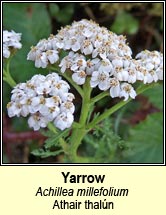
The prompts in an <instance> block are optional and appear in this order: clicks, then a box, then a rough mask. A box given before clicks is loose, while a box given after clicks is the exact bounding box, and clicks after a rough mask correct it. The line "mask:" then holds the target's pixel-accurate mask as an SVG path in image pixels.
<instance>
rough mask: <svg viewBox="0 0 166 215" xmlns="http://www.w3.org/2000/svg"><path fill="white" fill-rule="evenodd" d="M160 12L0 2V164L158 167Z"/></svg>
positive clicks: (158, 8)
mask: <svg viewBox="0 0 166 215" xmlns="http://www.w3.org/2000/svg"><path fill="white" fill-rule="evenodd" d="M164 12H165V11H164V3H163V2H158V1H157V2H141V1H140V2H118V1H117V2H84V1H83V2H60V1H57V2H56V1H53V2H51V1H50V2H49V1H48V2H35V1H34V2H33V1H30V2H28V1H27V2H21V1H19V2H14V1H13V2H7V1H6V2H3V3H2V15H1V17H2V21H1V22H2V26H1V38H2V45H1V47H3V55H1V56H3V57H2V58H3V59H2V62H3V65H2V66H3V74H2V111H1V116H2V120H1V121H2V145H1V149H2V150H1V151H2V160H1V163H2V164H3V165H45V164H48V165H60V164H65V165H72V164H73V165H74V164H80V165H81V164H84V165H86V164H93V165H97V164H98V165H99V164H100V165H162V164H164V157H165V155H164V151H165V146H164V125H163V124H164V122H163V120H164V87H165V86H164V81H163V79H164V78H163V64H164V63H163V53H164V27H165V26H164V15H165V14H164ZM1 51H2V50H1Z"/></svg>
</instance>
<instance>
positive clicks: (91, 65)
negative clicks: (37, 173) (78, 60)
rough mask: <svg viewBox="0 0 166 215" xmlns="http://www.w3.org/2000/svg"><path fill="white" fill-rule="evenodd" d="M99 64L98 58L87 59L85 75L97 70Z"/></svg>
mask: <svg viewBox="0 0 166 215" xmlns="http://www.w3.org/2000/svg"><path fill="white" fill-rule="evenodd" d="M99 64H100V59H99V58H94V59H92V60H88V61H87V66H86V73H87V75H91V74H92V73H93V71H97V70H98V67H99Z"/></svg>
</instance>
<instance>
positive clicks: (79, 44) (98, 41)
mask: <svg viewBox="0 0 166 215" xmlns="http://www.w3.org/2000/svg"><path fill="white" fill-rule="evenodd" d="M62 51H65V54H66V56H65V57H61V53H62ZM131 55H132V51H131V49H130V47H129V46H128V44H127V43H126V38H125V37H124V36H122V35H120V36H118V35H116V34H115V33H113V32H110V31H109V30H107V29H106V28H105V27H100V26H99V25H98V24H96V23H95V22H93V21H88V20H81V21H79V22H73V24H72V25H71V26H66V27H64V28H62V29H61V30H60V31H59V32H58V34H57V35H55V36H54V35H50V37H49V38H48V39H47V40H46V39H43V40H41V41H39V43H38V44H37V45H36V46H34V47H32V48H31V51H30V52H29V54H28V57H27V59H28V60H32V61H35V66H36V67H42V68H46V67H47V66H48V65H50V64H56V65H58V66H59V67H60V69H61V72H62V73H64V72H70V73H71V76H72V79H73V81H74V82H76V83H77V84H78V85H83V84H84V83H85V81H86V78H87V76H90V79H91V80H90V85H91V87H92V88H94V87H96V86H98V88H99V89H100V90H102V91H105V90H109V91H110V96H111V97H112V98H114V97H124V100H127V99H128V98H129V97H131V98H133V99H134V98H135V96H136V92H135V90H134V88H133V86H132V84H134V83H135V82H136V81H137V80H138V81H142V82H143V83H144V84H147V83H151V82H156V81H158V80H162V79H163V76H162V74H163V68H162V67H163V55H162V54H161V53H160V52H157V51H153V52H149V51H147V50H145V51H143V52H141V53H139V54H138V55H137V56H136V59H133V58H132V56H131Z"/></svg>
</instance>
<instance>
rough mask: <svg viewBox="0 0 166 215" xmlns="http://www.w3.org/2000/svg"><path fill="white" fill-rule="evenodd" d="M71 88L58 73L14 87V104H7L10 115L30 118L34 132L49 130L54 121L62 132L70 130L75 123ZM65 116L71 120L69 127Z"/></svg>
mask: <svg viewBox="0 0 166 215" xmlns="http://www.w3.org/2000/svg"><path fill="white" fill-rule="evenodd" d="M69 89H70V87H69V85H68V84H67V82H65V81H63V80H62V79H61V77H60V76H59V75H57V74H56V73H52V74H49V75H47V76H44V75H35V76H33V77H32V78H31V80H29V81H27V82H26V83H21V84H18V85H16V86H15V87H14V89H13V91H12V97H11V102H9V103H8V104H7V110H8V115H9V117H13V116H18V117H20V116H23V117H26V116H28V115H30V116H29V119H28V124H29V126H30V127H32V128H33V129H34V130H39V129H40V127H42V128H44V127H46V126H47V124H48V123H49V122H51V121H53V122H54V121H55V122H56V123H55V125H57V127H58V128H59V129H61V130H63V129H65V128H68V127H70V126H71V124H72V122H73V120H74V117H73V113H74V110H75V107H74V104H73V102H72V101H73V99H74V95H73V94H72V93H69V92H68V91H69ZM65 114H66V115H65ZM62 115H63V116H64V115H65V117H67V119H69V121H68V120H67V121H66V124H65V120H66V118H65V117H61V116H62ZM58 119H61V120H60V121H58ZM61 124H62V125H61ZM69 125H70V126H69Z"/></svg>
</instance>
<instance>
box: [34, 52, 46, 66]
mask: <svg viewBox="0 0 166 215" xmlns="http://www.w3.org/2000/svg"><path fill="white" fill-rule="evenodd" d="M47 65H48V59H47V55H46V53H45V52H42V53H40V54H39V55H37V56H36V59H35V66H36V67H37V68H40V67H42V68H46V67H47Z"/></svg>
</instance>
